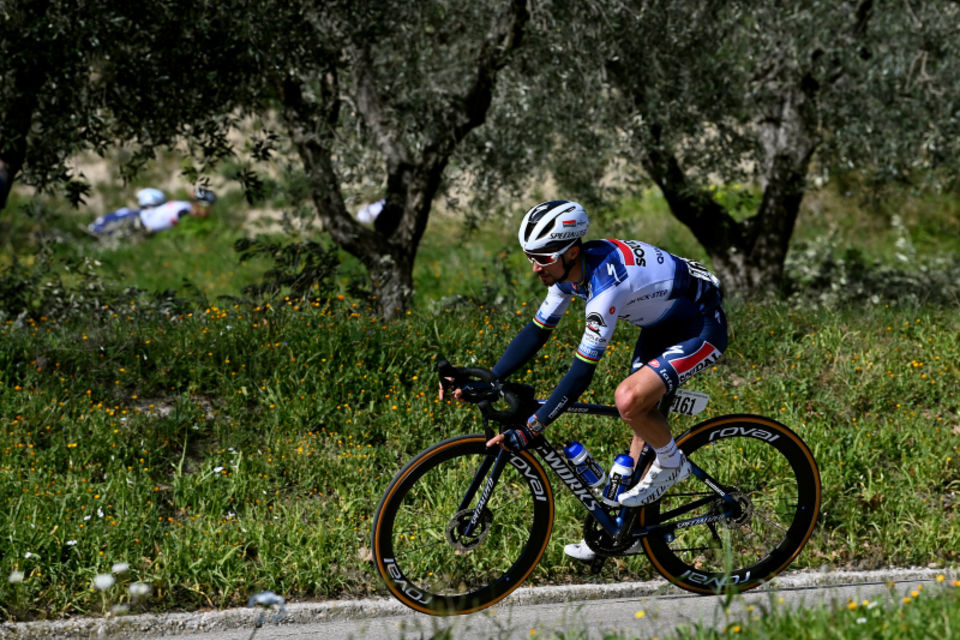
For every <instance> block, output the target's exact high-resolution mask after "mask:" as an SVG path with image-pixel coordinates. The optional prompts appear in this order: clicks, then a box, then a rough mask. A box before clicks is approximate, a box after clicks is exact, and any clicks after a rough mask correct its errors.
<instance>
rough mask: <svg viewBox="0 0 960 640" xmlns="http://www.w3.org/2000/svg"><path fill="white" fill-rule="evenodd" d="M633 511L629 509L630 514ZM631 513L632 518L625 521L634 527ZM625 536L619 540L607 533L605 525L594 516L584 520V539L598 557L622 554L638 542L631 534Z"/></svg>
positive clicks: (627, 524)
mask: <svg viewBox="0 0 960 640" xmlns="http://www.w3.org/2000/svg"><path fill="white" fill-rule="evenodd" d="M632 511H633V510H630V511H628V514H631V515H632ZM631 515H628V516H627V517H628V518H630V522H627V523H625V526H627V527H630V528H632V520H633V518H632V517H631ZM623 538H624V539H623V540H621V541H619V542H618V541H617V539H616V538H615V537H613V536H611V535H610V534H609V533H607V531H606V530H605V529H604V528H603V526H602V525H601V524H600V523H599V522H597V521H596V520H595V519H594V518H590V517H587V519H586V520H584V522H583V539H584V541H585V542H586V543H587V546H588V547H590V549H592V550H593V552H594V553H595V554H597V556H598V557H604V558H609V557H613V556H621V555H623V553H624V552H625V551H626V550H627V549H629V548H630V547H632V546H633V545H634V543H635V542H636V538H631V537H630V536H624V537H623Z"/></svg>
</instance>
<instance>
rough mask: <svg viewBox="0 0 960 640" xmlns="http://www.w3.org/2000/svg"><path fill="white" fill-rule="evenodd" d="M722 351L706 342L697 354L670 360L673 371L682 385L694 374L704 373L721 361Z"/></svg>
mask: <svg viewBox="0 0 960 640" xmlns="http://www.w3.org/2000/svg"><path fill="white" fill-rule="evenodd" d="M721 355H723V354H721V353H720V350H719V349H717V348H716V347H715V346H713V345H712V344H710V343H709V342H704V343H703V346H702V347H700V348H699V349H698V350H697V352H696V353H694V354H692V355H689V356H685V357H682V358H675V359H671V360H668V362H669V363H670V366H671V367H673V370H674V371H676V372H677V377H679V379H680V384H683V383H684V382H686V381H687V380H689V379H690V378H691V377H692V376H693V375H694V374H696V373H699V372H700V371H703V370H704V369H705V368H707V367H709V366H710V365H712V364H713V363H714V362H716V361H717V360H719V359H720V356H721Z"/></svg>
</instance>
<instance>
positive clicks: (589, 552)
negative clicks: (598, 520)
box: [563, 540, 643, 562]
mask: <svg viewBox="0 0 960 640" xmlns="http://www.w3.org/2000/svg"><path fill="white" fill-rule="evenodd" d="M642 550H643V549H642V548H641V546H640V541H639V540H637V541H636V542H634V543H633V545H631V546H630V548H629V549H627V550H626V551H624V552H623V554H622V555H625V556H635V555H637V554H638V553H640V552H641V551H642ZM563 552H564V553H565V554H566V555H568V556H570V557H571V558H573V559H574V560H581V561H583V562H590V561H591V560H593V559H594V558H596V557H597V554H595V553H594V552H593V549H591V548H590V547H588V546H587V542H586V540H581V541H580V542H578V543H577V544H568V545H567V546H565V547H564V548H563Z"/></svg>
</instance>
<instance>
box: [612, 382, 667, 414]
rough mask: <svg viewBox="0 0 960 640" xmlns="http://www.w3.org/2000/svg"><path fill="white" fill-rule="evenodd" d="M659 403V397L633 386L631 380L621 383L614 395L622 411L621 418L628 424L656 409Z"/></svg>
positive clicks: (618, 408)
mask: <svg viewBox="0 0 960 640" xmlns="http://www.w3.org/2000/svg"><path fill="white" fill-rule="evenodd" d="M658 401H659V398H658V397H656V396H655V395H654V394H651V393H649V392H647V391H645V390H644V389H642V388H640V387H638V386H637V385H635V384H631V383H630V381H629V379H628V380H624V381H623V382H621V383H620V384H619V385H618V386H617V390H616V392H615V393H614V402H615V403H616V405H617V410H619V411H620V417H622V418H623V419H624V420H626V421H628V422H629V421H630V420H632V419H635V418H638V417H640V416H643V415H645V414H647V413H649V412H650V411H652V410H654V409H656V406H657V402H658Z"/></svg>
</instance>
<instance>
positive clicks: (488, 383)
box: [437, 358, 540, 425]
mask: <svg viewBox="0 0 960 640" xmlns="http://www.w3.org/2000/svg"><path fill="white" fill-rule="evenodd" d="M437 373H438V374H439V376H440V385H441V387H442V388H443V390H444V391H452V390H453V389H460V392H461V395H460V399H461V400H463V401H464V402H473V403H476V405H477V407H479V409H480V413H482V414H483V416H484V418H487V419H488V420H492V421H494V422H498V423H500V424H503V425H516V424H523V423H525V422H526V420H527V418H529V417H530V416H531V415H533V412H534V411H536V410H537V408H539V406H540V403H539V402H538V401H537V399H536V398H535V396H534V394H535V390H534V388H533V387H531V386H530V385H527V384H517V383H515V382H504V381H502V380H499V379H497V377H496V376H495V375H494V374H493V372H492V371H490V370H489V369H484V368H482V367H455V366H453V365H452V364H450V363H449V362H448V361H447V360H445V359H444V358H440V359H439V360H438V361H437ZM499 400H503V401H504V402H506V403H507V407H508V408H507V409H503V410H500V409H494V408H493V404H494V403H495V402H497V401H499Z"/></svg>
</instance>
